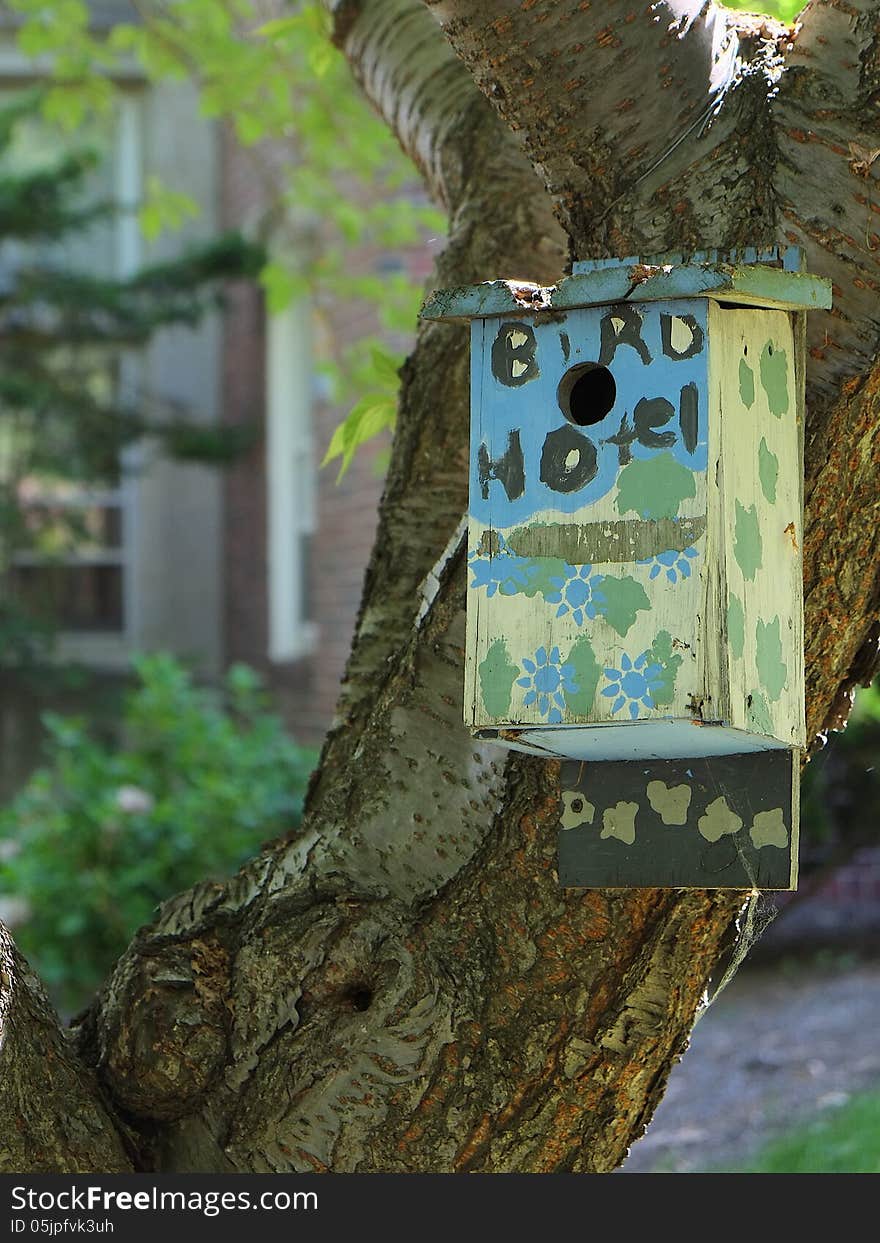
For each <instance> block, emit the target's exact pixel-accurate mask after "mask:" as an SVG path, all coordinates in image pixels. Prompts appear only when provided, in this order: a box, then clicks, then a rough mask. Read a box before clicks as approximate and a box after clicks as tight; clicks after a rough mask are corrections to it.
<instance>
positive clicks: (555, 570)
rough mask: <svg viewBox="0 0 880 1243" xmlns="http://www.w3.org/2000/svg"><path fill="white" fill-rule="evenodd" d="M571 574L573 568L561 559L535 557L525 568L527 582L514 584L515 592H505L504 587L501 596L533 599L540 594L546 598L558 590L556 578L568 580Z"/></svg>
mask: <svg viewBox="0 0 880 1243" xmlns="http://www.w3.org/2000/svg"><path fill="white" fill-rule="evenodd" d="M570 573H571V567H570V566H569V565H568V563H567V562H565V561H563V560H562V559H561V558H560V557H534V558H533V559H532V560H530V561H528V562H527V563H526V564H525V565H524V566H523V578H524V579H525V582H524V583H522V584H521V585H520V584H519V583H514V584H513V586H514V588H515V590H510V591H505V590H504V588H503V587H502V588H501V594H502V595H505V596H507V595H522V596H529V597H531V596H536V595H538V594H539V593H540V594H541V595H542V596H546V595H547V593H548V592H551V591H557V590H558V587H556V586H554V584H553V579H554V578H556V579H559V578H568V576H569V574H570Z"/></svg>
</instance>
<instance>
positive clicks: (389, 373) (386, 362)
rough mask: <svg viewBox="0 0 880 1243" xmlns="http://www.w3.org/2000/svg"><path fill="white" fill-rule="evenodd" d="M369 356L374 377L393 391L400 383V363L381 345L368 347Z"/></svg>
mask: <svg viewBox="0 0 880 1243" xmlns="http://www.w3.org/2000/svg"><path fill="white" fill-rule="evenodd" d="M370 357H371V358H372V360H373V370H374V372H375V374H376V378H377V379H378V380H379V381H380V382H381V383H384V384H387V385H388V387H389V388H390V389H392V390H393V391H394V392H396V391H397V387H398V385H399V384H400V375H399V374H398V373H399V370H400V363H399V362H398V360H397V359H396V358H395V357H394V355H393V354H390V353H389V352H388V350H386V349H385V348H384V347H383V346H381V345H373V346H371V347H370Z"/></svg>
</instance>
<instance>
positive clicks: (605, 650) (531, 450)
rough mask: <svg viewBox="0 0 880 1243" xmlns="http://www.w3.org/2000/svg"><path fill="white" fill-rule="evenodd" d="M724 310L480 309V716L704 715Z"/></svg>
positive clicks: (473, 707) (476, 445)
mask: <svg viewBox="0 0 880 1243" xmlns="http://www.w3.org/2000/svg"><path fill="white" fill-rule="evenodd" d="M707 312H708V306H707V302H706V300H704V299H694V300H688V301H675V302H672V301H670V302H659V303H652V304H650V305H649V306H631V305H616V306H607V307H589V308H584V309H577V310H573V311H570V312H569V313H568V314H566V315H564V316H562V315H560V316H554V317H546V318H541V319H538V318H536V319H529V318H527V317H523V318H521V319H512V318H498V319H495V318H492V319H489V318H487V319H481V320H476V321H475V322H474V324H473V340H472V351H471V357H472V367H473V375H472V384H473V410H472V417H473V424H472V445H471V480H470V495H471V503H470V530H469V550H470V551H469V558H468V568H469V576H468V577H469V608H468V621H469V635H468V645H467V646H468V659H467V670H466V695H465V699H466V710H467V711H468V713H469V722H470V724H471V725H472V726H473V727H474V728H481V727H486V726H492V725H497V724H499V723H505V724H507V723H516V724H519V725H527V724H528V725H534V726H542V725H543V726H559V725H571V724H585V723H589V724H600V723H601V724H607V725H610V726H613V725H617V724H620V723H627V724H631V723H633V722H636V721H638V722H649V721H651V720H660V719H663V720H668V719H669V718H676V717H678V718H681V719H683V720H686V721H688V722H690V720H691V718H692V717H693V715H694V712H693V710H692V705H693V703H694V699H695V694H696V693H698V692H699V689H700V680H699V651H700V616H701V614H702V612H703V600H704V596H705V582H706V570H705V555H706V506H707V465H708V460H709V427H710V425H709V393H708V381H709V367H708V356H709V346H708V332H707V326H708V318H707ZM615 734H618V731H615ZM618 736H619V735H618ZM610 738H611V735H606V739H608V740H610ZM606 745H607V742H606ZM623 745H626V744H623Z"/></svg>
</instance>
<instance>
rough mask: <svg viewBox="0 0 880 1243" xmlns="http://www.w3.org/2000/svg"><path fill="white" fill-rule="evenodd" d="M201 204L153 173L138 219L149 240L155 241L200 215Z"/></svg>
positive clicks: (149, 179)
mask: <svg viewBox="0 0 880 1243" xmlns="http://www.w3.org/2000/svg"><path fill="white" fill-rule="evenodd" d="M199 211H200V209H199V205H198V203H197V202H196V201H195V199H194V198H192V196H191V195H189V194H183V193H182V192H181V191H179V190H172V189H171V188H170V187H168V186H166V185H164V184H163V183H162V180H161V178H159V177H157V176H155V174H151V175H150V176H149V177H148V178H147V187H146V194H145V195H144V199H143V202H142V204H141V208H140V211H139V212H138V220H139V222H140V226H141V231H142V233H143V235H144V237H145V238H146V239H147V241H148V242H154V241H155V240H156V238H157V237H158V236H159V234H160V233H164V232H165V231H166V230H169V229H171V230H175V229H180V228H182V226H183V225H184V224H185V223H186V221H187V220H191V219H193V218H194V217H196V216H198V215H199Z"/></svg>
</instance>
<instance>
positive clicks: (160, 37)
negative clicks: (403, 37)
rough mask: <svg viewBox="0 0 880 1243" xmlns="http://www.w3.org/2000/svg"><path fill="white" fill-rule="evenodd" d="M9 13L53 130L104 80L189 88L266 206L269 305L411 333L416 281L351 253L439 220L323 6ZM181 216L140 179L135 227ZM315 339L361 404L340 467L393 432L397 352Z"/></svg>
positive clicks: (106, 96)
mask: <svg viewBox="0 0 880 1243" xmlns="http://www.w3.org/2000/svg"><path fill="white" fill-rule="evenodd" d="M10 4H11V7H12V9H13V10H15V11H17V12H18V13H20V14H21V15H22V16H23V18H24V22H23V25H22V26H21V29H20V31H19V34H18V44H19V47H20V49H21V50H22V51H23V52H24V53H25V54H26V55H27V56H29V57H34V58H37V57H39V58H41V60H42V61H43V63H46V60H47V58H48V62H49V63H51V65H52V79H51V86H50V88H49V89H48V91H47V93H46V96H45V102H44V108H45V112H46V115H47V116H48V117H50V118H52V119H54V120H56V121H57V122H58V123H59V124H61V125H65V126H68V127H76V126H77V125H78V124H80V123H81V122H82V121H83V120H85V119H86V118H87V117H88V116H89V115H90V114H92V113H93V112H95V111H96V110H97V111H100V110H101V109H107V108H110V107H111V106H112V102H113V89H114V88H113V85H112V81H111V78H110V76H109V75H110V74H111V73H112V71H113V70H114V69H116V68H119V66H120V65H123V64H125V63H127V64H129V65H130V64H131V62H132V61H133V62H134V63H135V64H137V65H138V66H139V68H140V69H141V70H142V71H143V72H144V73H145V75H146V77H147V78H148V79H149V80H150V81H152V82H154V83H159V82H162V81H166V80H175V79H184V78H188V79H190V80H192V81H193V82H194V83H195V84H196V85H197V87H198V90H199V95H200V102H201V110H202V113H203V115H204V116H205V117H210V118H221V119H224V120H225V121H227V122H228V123H229V124H230V125H231V126H232V128H233V130H234V132H235V135H236V137H237V139H238V141H239V142H240V143H241V144H242V145H243V146H244V147H245V148H247V149H248V150H249V152H250V153H251V156H252V161H253V173H254V176H255V178H257V179H258V180H259V182H260V184H261V186H262V187H263V193H264V195H265V197H266V212H265V217H264V220H263V222H262V225H261V231H262V232H261V235H262V238H263V240H264V241H265V242H266V244H267V246H268V248H269V250H270V252H271V258H270V260H269V261H268V262H267V263H266V264H265V266H264V268H263V271H262V275H261V280H262V283H263V285H264V287H265V290H266V297H267V304H268V306H269V309H270V310H272V311H278V310H281V309H283V308H284V307H285V306H287V305H289V304H290V303H291V302H292V301H293V300H295V299H308V300H309V303H310V306H311V308H312V310H313V312H314V313H316V314H318V315H323V314H326V312H327V311H328V309H329V307H330V306H331V305H332V304H333V303H335V304H337V305H339V304H343V303H351V302H352V301H354V302H358V303H361V304H364V305H365V307H367V308H369V311H370V312H371V313H373V314H374V315H375V316H376V318H377V321H378V324H379V326H380V329H381V330H383V331H384V333H400V332H405V333H411V332H412V329H413V326H414V324H415V322H416V314H417V311H418V307H419V303H420V300H421V293H422V291H421V290H420V289H419V288H418V286H417V285H416V283H415V282H414V281H413V280H412V279H410V278H409V277H408V276H407V275H406V274H405V273H404V272H396V273H390V274H389V273H378V272H375V271H372V272H371V271H369V270H368V271H366V272H364V271H361V270H359V269H358V268H357V267H355V268H354V269H352V267H351V264H350V252H351V251H352V250H353V249H354V248H355V247H360V248H364V249H365V250H367V251H368V252H370V253H377V252H381V251H387V250H399V249H400V248H402V247H406V246H409V245H412V244H415V243H417V242H419V241H420V240H422V239H423V238H424V237H425V236H426V235H442V234H443V233H444V232H445V228H446V218H445V215H444V213H443V212H442V211H438V210H437V208H436V207H434V206H432V205H430V204H429V203H428V202H427V201H425V199H424V197H423V195H422V194H421V192H420V190H419V187H420V185H421V182H420V179H419V177H418V174H417V173H416V170H415V168H414V167H413V165H412V164H411V162H410V161H409V160H408V158H407V157H406V156H404V154H403V153H402V151H401V150H400V148H399V146H398V144H397V141H396V139H395V138H394V136H393V135H392V134H391V132H390V130H389V129H388V126H387V125H386V124H385V122H384V121H383V120H382V119H381V118H380V117H378V116H377V115H376V114H375V112H374V111H373V110H372V109H371V108H370V106H369V105H368V104H367V102H366V101H365V99H364V98H363V95H362V94H361V92H360V90H359V88H358V86H357V84H356V83H355V82H354V81H353V79H352V75H351V71H350V68H349V65H348V62H347V61H346V59H345V57H344V56H343V55H342V53H341V52H340V51H339V50H338V49H337V48H336V47H334V45H333V44H332V42H331V41H330V23H331V19H330V16H329V14H328V12H327V9H326V7H325V6H324V5H323V4H322V3H320V2H318V0H303V2H302V3H300V4H298V5H296V6H295V11H293V12H288V13H286V14H284V15H283V16H281V17H278V18H276V19H274V20H271V21H265V20H264V11H263V9H264V6H263V5H261V4H260V3H259V0H187V2H186V4H179V5H167V4H163V3H160V2H158V0H146V2H145V3H142V4H140V3H139V4H138V5H137V15H138V21H137V23H133V22H132V23H128V22H122V23H118V24H116V25H115V26H113V27H112V29H111V30H110V31H109V32H104V31H99V30H90V29H89V15H88V7H87V5H86V4H85V3H83V2H82V0H10ZM195 210H197V205H196V204H194V203H193V202H192V201H191V200H187V199H186V197H185V196H183V195H180V194H179V193H178V192H176V191H175V190H174V188H173V187H168V188H164V187H162V186H161V185H160V184H159V182H158V181H157V180H156V179H155V178H153V179H151V180H150V182H149V185H148V196H147V199H146V201H145V203H144V205H143V207H142V210H141V224H142V227H144V228H145V230H146V231H147V233H148V235H149V236H155V234H156V233H157V232H158V231H160V230H161V229H163V228H168V227H171V228H173V227H175V225H176V224H178V223H179V222H180V221H181V220H182V219H184V218H185V217H186V215H187V214H189V213H191V212H192V211H195ZM325 338H326V340H327V341H328V342H329V345H330V350H329V353H328V356H327V357H326V358H325V359H324V360H323V369H324V370H325V372H326V373H327V374H328V375H329V377H330V381H331V384H332V389H333V395H334V399H335V400H336V401H339V402H342V403H344V404H346V405H350V404H351V403H352V402H353V401H354V400H355V396H356V395H358V396H360V400H359V401H358V402H357V405H355V406H354V409H353V410H351V413H350V415H349V420H350V422H349V424H348V426H347V428H346V430H345V431H344V432H340V435H339V437H337V438H336V439H335V441H334V444H333V445H331V447H330V451H329V454H328V460H332V459H335V458H337V457H338V458H341V459H342V466H341V471H340V473H344V471H345V469H346V468H347V466H348V464H349V463H350V461H351V457H352V454H353V446H354V448H356V447H357V444H359V443H361V442H362V441H363V440H364V439H365V438H366V437H367V435H375V434H376V433H377V432H378V431H379V430H382V429H384V428H386V427H391V426H393V423H394V417H395V411H396V394H397V388H398V379H397V369H398V367H399V365H400V363H401V361H402V358H401V357H400V356H399V355H398V354H396V353H394V352H392V351H391V350H389V346H388V343H387V341H385V340H383V339H382V338H381V337H379V336H377V335H374V336H371V337H369V338H368V339H366V340H361V341H359V342H358V343H357V344H356V345H355V346H354V347H352V348H350V349H341V348H340V347H339V346H338V344H337V343H336V341H335V339H334V334H333V333H332V331H329V332H327V333H326V334H325ZM376 359H382V360H383V365H380V366H379V367H376V366H374V362H375V360H376ZM363 394H367V396H363ZM365 403H366V404H365ZM378 410H381V416H379V415H378V414H377V413H376V412H377V411H378Z"/></svg>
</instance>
